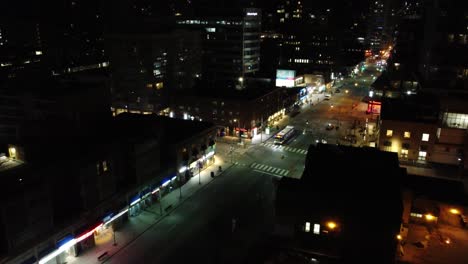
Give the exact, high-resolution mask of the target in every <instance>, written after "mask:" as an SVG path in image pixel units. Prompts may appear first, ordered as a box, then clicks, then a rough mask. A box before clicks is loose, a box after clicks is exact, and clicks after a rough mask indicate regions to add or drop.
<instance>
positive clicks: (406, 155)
mask: <svg viewBox="0 0 468 264" xmlns="http://www.w3.org/2000/svg"><path fill="white" fill-rule="evenodd" d="M401 157H402V158H404V159H407V158H408V150H407V149H402V150H401Z"/></svg>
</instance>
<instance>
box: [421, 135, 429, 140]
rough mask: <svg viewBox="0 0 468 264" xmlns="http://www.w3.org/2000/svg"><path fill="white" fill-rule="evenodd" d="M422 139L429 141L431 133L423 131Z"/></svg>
mask: <svg viewBox="0 0 468 264" xmlns="http://www.w3.org/2000/svg"><path fill="white" fill-rule="evenodd" d="M421 140H422V141H429V134H426V133H423V134H422V139H421Z"/></svg>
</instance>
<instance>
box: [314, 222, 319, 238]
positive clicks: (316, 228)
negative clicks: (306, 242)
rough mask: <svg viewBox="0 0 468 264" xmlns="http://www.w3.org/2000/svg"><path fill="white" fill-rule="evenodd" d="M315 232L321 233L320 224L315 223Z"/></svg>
mask: <svg viewBox="0 0 468 264" xmlns="http://www.w3.org/2000/svg"><path fill="white" fill-rule="evenodd" d="M314 234H316V235H320V225H319V224H314Z"/></svg>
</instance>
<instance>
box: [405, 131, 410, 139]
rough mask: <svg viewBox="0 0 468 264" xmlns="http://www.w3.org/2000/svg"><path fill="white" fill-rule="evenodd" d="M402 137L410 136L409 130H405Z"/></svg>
mask: <svg viewBox="0 0 468 264" xmlns="http://www.w3.org/2000/svg"><path fill="white" fill-rule="evenodd" d="M403 137H404V138H410V137H411V132H409V131H405V133H403Z"/></svg>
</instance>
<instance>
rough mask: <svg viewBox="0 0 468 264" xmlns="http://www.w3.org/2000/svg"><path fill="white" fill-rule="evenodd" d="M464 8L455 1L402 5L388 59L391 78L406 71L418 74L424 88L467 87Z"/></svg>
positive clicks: (467, 72)
mask: <svg viewBox="0 0 468 264" xmlns="http://www.w3.org/2000/svg"><path fill="white" fill-rule="evenodd" d="M463 10H464V9H463V6H462V4H461V2H460V1H456V0H451V1H443V2H442V1H437V0H428V1H423V2H420V3H419V4H417V5H411V6H410V5H402V6H401V8H400V9H399V11H398V12H397V15H398V16H399V17H398V23H397V25H396V27H395V31H394V34H395V46H394V49H393V52H392V54H391V56H390V59H389V61H388V62H389V63H388V65H389V66H388V72H389V74H390V76H391V78H394V77H395V76H398V75H402V74H401V73H402V72H403V73H405V74H403V75H404V76H407V75H414V76H416V77H417V79H418V81H419V83H421V84H422V86H423V88H424V89H429V88H436V89H438V90H443V91H446V90H449V89H454V88H456V89H466V87H467V80H468V71H467V70H466V63H465V61H464V60H465V58H466V56H464V55H463V54H467V47H468V46H467V41H468V40H467V39H468V37H467V36H468V31H467V29H466V24H467V23H468V22H467V18H466V17H465V15H464V11H463ZM460 21H465V23H460ZM403 81H404V80H403Z"/></svg>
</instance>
